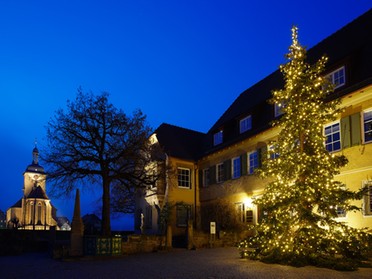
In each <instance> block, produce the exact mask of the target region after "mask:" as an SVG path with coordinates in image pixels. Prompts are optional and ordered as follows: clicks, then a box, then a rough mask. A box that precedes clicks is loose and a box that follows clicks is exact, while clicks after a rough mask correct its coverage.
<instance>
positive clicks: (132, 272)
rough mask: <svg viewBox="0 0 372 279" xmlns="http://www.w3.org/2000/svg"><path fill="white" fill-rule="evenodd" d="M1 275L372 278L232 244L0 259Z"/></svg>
mask: <svg viewBox="0 0 372 279" xmlns="http://www.w3.org/2000/svg"><path fill="white" fill-rule="evenodd" d="M0 278H79V279H82V278H141V279H142V278H164V279H165V278H167V279H170V278H206V279H214V278H275V279H277V278H301V279H302V278H312V279H313V278H321V279H326V278H332V279H333V278H358V279H360V278H369V279H370V278H372V269H369V268H361V269H359V270H358V271H352V272H339V271H334V270H330V269H325V268H316V267H301V268H295V267H289V266H282V265H271V264H264V263H261V262H256V261H250V260H245V259H240V258H239V255H238V251H237V249H236V248H215V249H199V250H196V251H189V250H184V249H173V250H171V251H162V252H156V253H150V254H139V255H130V256H120V257H115V258H112V257H106V258H105V257H104V258H102V257H101V258H80V259H74V260H65V261H57V260H53V259H51V258H50V257H49V256H48V255H47V254H24V255H21V256H12V257H0Z"/></svg>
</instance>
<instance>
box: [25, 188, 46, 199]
mask: <svg viewBox="0 0 372 279" xmlns="http://www.w3.org/2000/svg"><path fill="white" fill-rule="evenodd" d="M27 198H28V199H44V200H48V199H49V198H48V196H47V195H46V193H45V191H44V190H43V188H41V186H37V187H34V188H33V189H32V191H31V192H30V194H29V195H28V196H27Z"/></svg>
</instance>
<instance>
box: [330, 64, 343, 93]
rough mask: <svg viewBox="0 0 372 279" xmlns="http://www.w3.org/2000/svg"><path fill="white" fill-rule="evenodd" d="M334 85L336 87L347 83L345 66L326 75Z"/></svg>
mask: <svg viewBox="0 0 372 279" xmlns="http://www.w3.org/2000/svg"><path fill="white" fill-rule="evenodd" d="M326 78H328V79H329V80H330V81H331V82H332V83H333V84H334V85H335V89H336V88H338V87H340V86H342V85H344V84H345V67H341V68H338V69H337V70H336V71H333V72H332V73H330V74H328V75H327V76H326Z"/></svg>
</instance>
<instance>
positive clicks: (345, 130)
mask: <svg viewBox="0 0 372 279" xmlns="http://www.w3.org/2000/svg"><path fill="white" fill-rule="evenodd" d="M350 135H351V133H350V117H349V116H346V117H344V118H341V143H342V148H343V149H344V148H347V147H350V140H351V138H350Z"/></svg>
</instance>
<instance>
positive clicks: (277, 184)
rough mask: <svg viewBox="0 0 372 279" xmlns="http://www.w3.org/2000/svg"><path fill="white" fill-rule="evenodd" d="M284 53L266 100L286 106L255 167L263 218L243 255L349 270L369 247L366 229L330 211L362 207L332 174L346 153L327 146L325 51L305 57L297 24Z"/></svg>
mask: <svg viewBox="0 0 372 279" xmlns="http://www.w3.org/2000/svg"><path fill="white" fill-rule="evenodd" d="M286 57H287V59H288V61H287V63H286V64H284V65H282V66H281V67H280V70H281V72H282V74H283V77H284V81H285V85H284V88H283V89H281V90H276V91H273V96H272V99H271V100H270V102H271V103H272V104H276V105H278V106H280V109H281V111H282V112H283V114H282V115H281V117H280V118H279V119H278V120H277V121H276V122H274V123H273V125H274V126H277V127H279V130H280V132H279V135H278V138H277V140H276V141H275V142H273V143H272V145H271V147H270V148H269V150H268V156H267V159H266V160H265V161H264V162H263V167H262V168H261V169H260V170H259V175H261V176H262V177H263V178H267V179H268V181H270V183H268V185H267V186H266V188H265V191H264V194H263V195H262V196H261V198H259V199H257V200H256V201H255V203H256V204H257V207H258V208H260V209H261V210H262V216H263V217H262V220H261V222H260V223H259V224H258V225H257V226H256V228H255V229H256V234H255V236H254V237H252V238H250V239H247V240H245V241H242V242H241V243H240V248H241V250H242V256H246V257H250V258H253V259H260V260H263V261H267V262H276V263H284V264H291V265H308V264H311V265H320V266H327V267H332V268H339V269H345V268H346V269H354V268H356V266H357V264H358V262H359V261H360V260H362V259H363V257H364V255H365V253H366V251H367V249H368V243H367V240H368V235H367V234H366V233H365V232H364V231H362V230H357V229H354V228H351V227H349V226H347V225H346V224H345V223H342V222H339V221H336V220H335V218H337V216H338V213H339V212H347V211H351V210H359V208H357V207H355V206H353V205H352V204H351V201H352V200H355V199H361V198H362V195H363V191H362V190H361V191H358V192H353V191H350V190H348V189H347V187H346V185H344V184H342V183H341V182H339V181H336V180H334V176H335V175H337V174H338V173H339V170H340V168H341V167H343V166H345V165H346V164H347V159H346V158H345V157H344V156H343V155H335V154H334V153H329V152H328V151H327V150H326V148H325V137H324V134H323V129H324V124H327V123H328V122H330V121H332V120H335V119H336V117H337V116H338V115H339V114H340V112H341V110H340V108H339V100H331V99H332V98H331V96H330V94H331V92H332V91H333V85H332V84H331V83H330V81H329V80H328V79H327V78H326V77H325V76H324V69H325V64H326V61H327V58H326V57H322V58H321V59H319V60H318V61H317V62H316V63H315V64H309V63H308V62H307V61H306V49H305V48H304V47H303V46H301V45H300V44H299V42H298V31H297V28H296V27H293V28H292V45H291V46H290V48H289V53H288V54H287V56H286ZM247 247H251V248H252V249H246V248H247ZM248 251H250V252H248Z"/></svg>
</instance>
